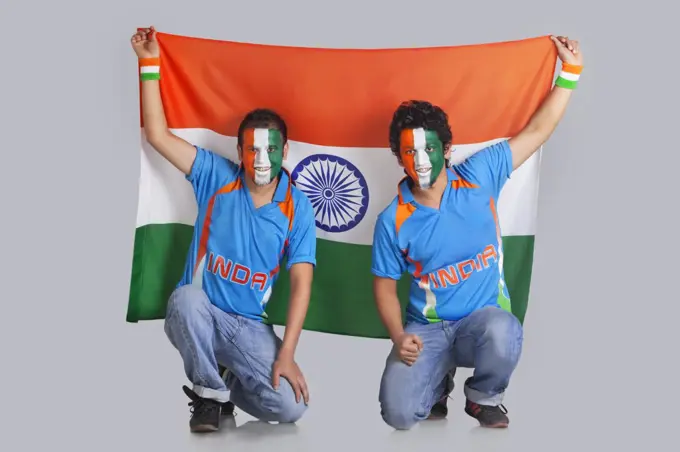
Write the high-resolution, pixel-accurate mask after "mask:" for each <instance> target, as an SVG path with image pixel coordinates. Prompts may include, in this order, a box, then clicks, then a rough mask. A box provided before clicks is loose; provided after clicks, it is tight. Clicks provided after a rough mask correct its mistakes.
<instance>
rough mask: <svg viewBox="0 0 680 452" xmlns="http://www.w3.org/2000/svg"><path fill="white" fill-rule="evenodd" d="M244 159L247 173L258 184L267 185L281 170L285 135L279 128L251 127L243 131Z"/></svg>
mask: <svg viewBox="0 0 680 452" xmlns="http://www.w3.org/2000/svg"><path fill="white" fill-rule="evenodd" d="M242 153H243V156H242V161H243V167H244V169H245V171H246V174H247V175H248V176H249V177H250V178H251V179H252V180H253V181H254V182H255V184H257V185H267V184H268V183H270V182H271V181H273V180H274V179H275V178H276V177H277V176H278V175H279V172H280V171H281V165H282V163H283V137H282V136H281V132H280V131H279V130H277V129H266V128H249V129H246V130H244V131H243V148H242Z"/></svg>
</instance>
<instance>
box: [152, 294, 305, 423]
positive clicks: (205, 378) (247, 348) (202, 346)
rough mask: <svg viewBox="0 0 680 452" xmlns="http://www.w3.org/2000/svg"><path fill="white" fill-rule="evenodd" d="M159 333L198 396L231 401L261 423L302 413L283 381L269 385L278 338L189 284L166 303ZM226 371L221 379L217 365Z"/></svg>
mask: <svg viewBox="0 0 680 452" xmlns="http://www.w3.org/2000/svg"><path fill="white" fill-rule="evenodd" d="M165 333H166V334H167V336H168V339H170V342H171V343H172V345H173V346H174V347H175V348H176V349H177V350H178V351H179V354H180V355H181V357H182V360H183V361H184V371H185V373H186V376H187V378H188V379H189V380H190V381H191V382H192V383H193V390H194V392H196V393H197V394H198V395H199V396H201V397H204V398H209V399H214V400H217V401H220V402H226V401H227V400H231V401H232V402H233V403H234V405H236V406H237V407H239V408H240V409H242V410H243V411H245V412H246V413H248V414H250V415H251V416H253V417H255V418H257V419H260V420H262V421H266V422H281V423H292V422H295V421H297V420H298V419H300V418H301V417H302V415H303V413H304V412H305V410H306V405H305V403H304V401H303V400H302V398H301V399H300V402H296V401H295V392H294V391H293V388H292V387H291V386H290V384H289V383H288V381H287V380H286V379H285V378H283V377H282V378H281V379H280V384H279V388H278V390H275V389H274V388H273V387H272V383H271V376H272V366H273V364H274V361H275V360H276V357H277V355H278V351H279V349H280V347H281V339H279V337H278V336H277V335H276V333H275V332H274V329H273V327H272V326H271V325H267V324H264V323H261V322H258V321H255V320H251V319H247V318H245V317H241V316H237V315H234V314H229V313H226V312H224V311H222V310H220V309H219V308H217V307H216V306H214V305H213V304H212V303H210V300H209V299H208V297H207V295H206V294H205V292H204V291H203V290H202V289H201V288H199V287H197V286H194V285H186V286H182V287H179V288H177V289H176V290H175V291H174V292H173V293H172V295H171V296H170V299H169V301H168V307H167V314H166V317H165ZM219 364H221V365H222V366H224V367H226V368H227V369H229V371H230V372H229V377H228V378H227V380H226V383H225V381H224V380H223V379H222V377H221V375H220V373H219V370H218V365H219Z"/></svg>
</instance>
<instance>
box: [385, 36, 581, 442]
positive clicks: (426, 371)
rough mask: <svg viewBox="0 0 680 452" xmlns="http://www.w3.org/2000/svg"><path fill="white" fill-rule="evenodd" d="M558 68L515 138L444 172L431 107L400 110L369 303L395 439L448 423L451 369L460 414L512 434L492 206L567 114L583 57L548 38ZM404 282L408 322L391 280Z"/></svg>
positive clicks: (509, 326) (509, 352) (441, 123)
mask: <svg viewBox="0 0 680 452" xmlns="http://www.w3.org/2000/svg"><path fill="white" fill-rule="evenodd" d="M552 39H553V42H554V43H555V46H556V47H557V51H558V55H559V57H560V59H561V60H562V63H563V66H562V73H561V74H560V76H559V77H558V78H557V81H556V83H555V87H554V88H553V90H552V92H551V93H550V94H549V95H548V96H547V98H546V99H545V101H544V102H543V104H542V105H541V106H540V107H539V109H538V110H537V111H536V112H535V113H534V115H533V116H532V118H531V120H530V121H529V123H528V124H527V126H526V127H525V128H524V130H522V131H521V132H520V133H519V134H518V135H517V136H515V137H512V138H510V139H509V140H502V141H500V142H497V143H495V144H492V145H490V146H488V147H486V148H485V149H482V150H480V151H478V152H477V153H475V154H473V155H472V156H471V157H469V158H468V159H467V160H466V161H464V162H462V163H460V164H456V165H447V161H448V158H449V156H450V153H451V149H450V146H451V142H452V139H453V137H452V133H451V128H450V126H449V121H448V117H447V115H446V113H445V112H444V111H443V110H442V109H441V108H439V107H437V106H435V105H432V104H431V103H429V102H426V101H415V100H414V101H408V102H404V103H402V104H401V105H400V106H399V107H398V108H397V110H396V112H395V113H394V117H393V119H392V123H391V126H390V146H391V149H392V152H393V153H394V154H395V155H396V157H397V160H398V162H399V165H401V166H402V167H403V168H404V171H405V173H406V174H407V177H405V178H404V179H403V180H402V181H401V182H400V183H399V186H398V194H397V196H396V197H395V198H394V200H393V201H392V202H391V203H390V204H389V205H388V206H387V207H386V208H385V209H384V210H383V211H382V212H381V213H380V215H379V216H378V218H377V221H376V225H375V230H374V237H373V264H372V273H373V274H374V276H375V279H374V295H375V299H376V304H377V308H378V312H379V314H380V317H381V319H382V322H383V323H384V324H385V327H386V328H387V330H388V332H389V335H390V338H391V339H392V342H393V344H394V346H393V348H392V351H391V353H390V354H389V356H388V358H387V360H386V364H385V370H384V373H383V376H382V380H381V385H380V396H379V399H380V405H381V414H382V417H383V419H384V420H385V422H386V423H387V424H388V425H390V426H392V427H393V428H395V429H399V430H407V429H410V428H411V427H413V426H414V425H415V424H416V423H417V422H419V421H421V420H424V419H428V418H430V419H431V418H441V417H444V416H446V415H447V411H448V410H447V407H446V400H447V398H448V396H449V394H450V392H451V390H452V389H453V375H454V373H455V371H456V368H458V367H467V368H473V369H474V372H473V375H472V377H470V378H468V379H467V380H466V381H465V388H464V393H465V397H466V403H465V412H466V413H467V414H468V415H470V416H471V417H473V418H475V419H476V420H477V421H478V422H479V423H480V425H482V426H484V427H496V428H499V427H501V428H502V427H507V426H508V423H509V419H508V417H507V410H506V409H505V407H503V405H502V403H501V402H502V400H503V396H504V393H505V390H506V389H507V387H508V385H509V382H510V377H511V375H512V373H513V372H514V370H515V367H516V365H517V363H518V361H519V358H520V354H521V350H522V342H523V331H522V326H521V324H520V322H519V320H518V319H517V318H516V317H515V316H514V315H513V314H512V313H510V312H508V311H507V310H505V309H503V308H502V307H501V306H502V305H507V304H508V303H509V293H508V290H507V287H506V286H505V281H504V276H503V267H502V253H503V251H502V243H501V233H500V229H499V224H498V220H497V218H498V214H497V210H496V205H497V202H498V197H499V195H500V192H501V189H502V188H503V185H504V183H505V181H506V180H507V179H508V178H509V177H510V174H511V173H512V171H513V170H515V169H516V168H518V167H519V166H520V165H522V163H524V162H525V161H526V160H527V159H528V158H529V157H531V156H532V155H533V154H534V153H535V152H536V150H537V149H538V148H540V146H541V145H542V144H543V143H544V142H545V141H546V140H547V139H548V138H549V137H550V135H551V134H552V132H553V131H554V130H555V127H556V126H557V124H558V123H559V121H560V120H561V118H562V116H563V114H564V111H565V109H566V107H567V104H568V103H569V100H570V98H571V94H572V92H573V88H575V86H576V80H578V74H580V71H581V68H582V56H581V53H580V52H579V45H578V42H577V41H572V40H569V39H567V38H564V37H553V38H552ZM405 272H408V273H410V274H411V276H412V278H413V280H412V284H411V290H410V296H409V303H408V306H407V309H406V322H405V324H404V323H403V322H402V318H401V305H400V303H399V299H398V297H397V280H398V279H400V278H401V275H402V274H404V273H405Z"/></svg>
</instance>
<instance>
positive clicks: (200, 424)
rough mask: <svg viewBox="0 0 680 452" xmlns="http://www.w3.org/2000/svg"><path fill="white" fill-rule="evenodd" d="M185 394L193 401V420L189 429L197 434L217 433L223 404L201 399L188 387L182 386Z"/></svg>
mask: <svg viewBox="0 0 680 452" xmlns="http://www.w3.org/2000/svg"><path fill="white" fill-rule="evenodd" d="M182 389H183V390H184V393H185V394H186V395H187V397H189V398H190V399H191V402H189V406H190V407H191V413H192V414H191V420H189V428H190V429H191V431H192V432H195V433H205V432H216V431H217V430H218V429H219V428H220V413H221V408H222V404H221V403H220V402H218V401H216V400H212V399H204V398H202V397H199V396H198V394H196V393H195V392H194V391H192V390H191V389H189V388H188V387H187V386H182Z"/></svg>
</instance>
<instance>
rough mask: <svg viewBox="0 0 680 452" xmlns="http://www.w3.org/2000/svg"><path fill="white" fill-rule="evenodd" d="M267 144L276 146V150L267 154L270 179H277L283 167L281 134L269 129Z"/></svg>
mask: <svg viewBox="0 0 680 452" xmlns="http://www.w3.org/2000/svg"><path fill="white" fill-rule="evenodd" d="M269 143H270V144H272V145H274V146H276V150H275V151H273V152H270V153H269V164H270V165H271V170H270V174H271V178H272V180H274V178H276V177H278V175H279V172H281V166H282V165H283V137H282V136H281V132H279V131H278V130H276V129H269Z"/></svg>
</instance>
